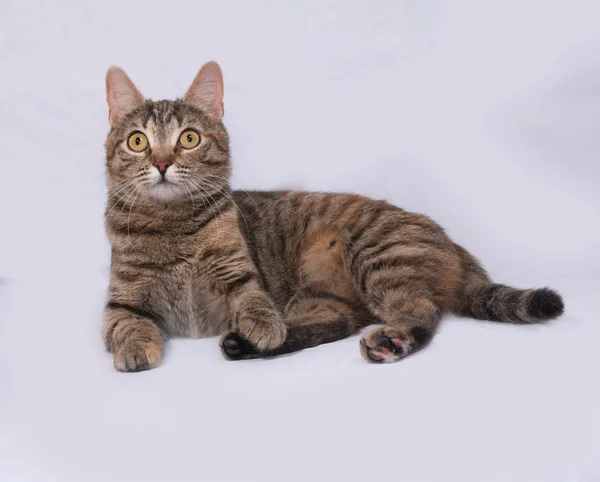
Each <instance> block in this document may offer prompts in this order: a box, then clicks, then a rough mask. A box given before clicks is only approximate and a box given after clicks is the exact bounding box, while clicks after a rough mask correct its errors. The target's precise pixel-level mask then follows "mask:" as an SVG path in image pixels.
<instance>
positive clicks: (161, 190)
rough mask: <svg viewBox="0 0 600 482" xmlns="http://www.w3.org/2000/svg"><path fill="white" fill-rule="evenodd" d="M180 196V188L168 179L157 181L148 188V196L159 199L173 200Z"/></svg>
mask: <svg viewBox="0 0 600 482" xmlns="http://www.w3.org/2000/svg"><path fill="white" fill-rule="evenodd" d="M180 194H181V187H180V186H179V185H178V184H177V183H175V182H173V181H170V180H169V179H164V178H163V179H160V180H157V181H156V182H155V183H154V184H153V185H152V187H150V195H152V196H154V197H156V198H159V199H173V198H174V197H177V196H178V195H180Z"/></svg>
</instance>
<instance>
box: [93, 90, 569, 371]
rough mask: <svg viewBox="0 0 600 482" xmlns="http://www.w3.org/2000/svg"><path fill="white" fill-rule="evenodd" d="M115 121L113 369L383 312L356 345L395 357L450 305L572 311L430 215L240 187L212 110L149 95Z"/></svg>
mask: <svg viewBox="0 0 600 482" xmlns="http://www.w3.org/2000/svg"><path fill="white" fill-rule="evenodd" d="M193 87H194V85H193V86H192V88H193ZM188 97H189V96H187V94H186V97H185V98H184V99H187V98H188ZM109 105H110V100H109ZM211 105H217V106H218V105H219V104H218V103H215V102H213V103H212V104H211ZM118 107H119V106H116V110H115V109H113V106H112V105H111V112H115V111H116V112H117V113H118V112H120V111H119V110H118ZM113 117H117V118H118V119H120V120H119V122H118V123H115V125H113V127H112V129H111V132H110V133H109V135H108V139H107V142H106V152H107V181H108V188H109V201H108V203H107V209H106V229H107V233H108V237H109V239H110V242H111V245H112V260H111V261H112V263H111V280H110V286H109V290H108V301H107V306H106V310H105V321H104V339H105V344H106V347H107V349H108V350H110V351H111V352H113V353H114V363H115V367H116V368H117V369H119V370H122V371H137V370H144V369H149V368H153V367H155V366H157V365H159V364H160V362H161V360H162V356H163V344H164V342H165V340H167V339H168V338H169V337H172V336H186V337H204V336H215V335H223V337H222V339H221V349H222V352H223V354H224V355H225V356H226V357H227V358H229V359H243V358H253V357H263V356H274V355H278V354H283V353H289V352H293V351H297V350H301V349H304V348H308V347H312V346H316V345H319V344H323V343H329V342H332V341H335V340H337V339H340V338H343V337H347V336H349V335H352V334H355V333H357V332H358V331H359V330H360V329H361V328H363V327H365V326H367V325H370V324H373V323H376V324H382V325H384V326H383V327H381V328H377V329H375V330H373V331H371V332H370V333H367V334H366V335H365V336H364V337H363V338H362V340H361V342H360V350H361V352H362V354H363V356H364V357H365V358H366V359H367V360H371V361H375V362H391V361H396V360H399V359H400V358H403V357H405V356H406V355H408V354H410V353H412V352H414V351H416V350H418V349H420V348H421V347H423V346H425V345H426V344H427V342H428V341H429V340H430V339H431V337H432V336H433V334H434V332H435V329H436V327H437V324H438V322H439V319H440V317H441V316H442V315H443V314H444V313H448V312H451V313H456V314H459V315H463V316H471V317H474V318H479V319H486V320H495V321H506V322H511V323H533V322H538V321H543V320H546V319H550V318H554V317H556V316H558V315H560V314H561V313H562V311H563V304H562V300H561V298H560V296H559V295H558V294H556V293H555V292H554V291H552V290H550V289H541V290H518V289H515V288H510V287H506V286H502V285H497V284H493V283H492V282H491V281H490V279H489V278H488V276H487V274H486V273H485V271H484V270H483V268H482V267H481V266H480V265H479V263H478V262H477V261H476V260H475V259H474V258H473V257H472V256H471V255H470V254H469V253H468V252H467V251H465V250H464V249H463V248H461V247H460V246H458V245H456V244H455V243H453V242H452V241H451V240H450V239H449V238H448V236H447V235H446V234H445V233H444V231H443V230H442V228H440V227H439V226H438V225H437V224H436V223H435V222H433V221H432V220H431V219H429V218H427V217H426V216H423V215H421V214H415V213H410V212H407V211H404V210H402V209H400V208H398V207H396V206H393V205H391V204H389V203H387V202H385V201H378V200H372V199H368V198H365V197H362V196H358V195H354V194H331V193H307V192H293V191H276V192H246V191H232V190H231V189H230V186H229V181H228V179H229V175H230V160H229V140H228V136H227V133H226V131H225V128H224V126H223V124H222V122H221V120H220V118H219V117H218V116H217V117H215V115H208V114H207V113H206V112H205V111H204V109H203V108H202V106H198V105H193V104H190V103H189V102H187V101H183V100H177V101H160V102H152V101H148V100H145V101H143V103H141V104H139V105H137V106H135V107H134V108H133V109H132V110H130V111H128V112H127V113H126V115H124V116H121V117H118V116H113ZM189 128H193V129H194V130H196V131H197V132H198V133H200V134H201V137H202V142H201V144H200V145H199V146H198V147H197V148H195V149H191V150H189V151H186V150H184V149H181V147H180V146H178V145H177V143H176V140H177V138H178V136H179V134H180V133H181V132H182V131H183V130H185V129H189ZM132 132H143V133H144V134H145V135H146V136H147V137H148V139H149V143H150V147H149V149H148V150H147V151H146V152H144V153H142V154H139V153H133V152H131V151H130V150H128V148H127V139H128V137H129V135H130V134H131V133H132ZM157 156H159V157H160V159H164V158H168V159H169V162H170V163H171V164H170V166H171V167H169V169H170V170H171V171H169V170H167V172H171V173H172V177H171V178H170V179H171V180H172V185H167V186H165V185H163V184H164V183H163V184H161V183H158V184H156V182H155V181H152V182H155V184H152V183H151V179H154V178H151V177H150V176H151V175H154V174H155V173H154V171H153V169H154V168H153V167H152V164H153V162H155V161H156V158H157ZM161 156H162V157H161ZM167 179H169V178H168V177H167ZM167 184H168V183H167Z"/></svg>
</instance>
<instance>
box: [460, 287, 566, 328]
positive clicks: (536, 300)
mask: <svg viewBox="0 0 600 482" xmlns="http://www.w3.org/2000/svg"><path fill="white" fill-rule="evenodd" d="M456 312H457V314H460V315H463V316H470V317H471V318H476V319H478V320H490V321H504V322H508V323H519V324H524V323H537V322H540V321H545V320H550V319H552V318H557V317H558V316H560V315H562V314H563V312H564V303H563V300H562V298H561V296H560V295H559V294H558V293H557V292H556V291H554V290H552V289H550V288H539V289H528V290H521V289H517V288H513V287H511V286H505V285H500V284H494V283H482V284H475V285H471V286H469V287H468V288H467V289H466V290H465V292H464V293H463V296H462V297H461V299H460V301H459V303H458V309H457V310H456Z"/></svg>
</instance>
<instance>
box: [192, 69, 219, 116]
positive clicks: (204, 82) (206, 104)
mask: <svg viewBox="0 0 600 482" xmlns="http://www.w3.org/2000/svg"><path fill="white" fill-rule="evenodd" d="M183 101H184V102H185V103H187V104H190V105H193V106H194V107H197V108H198V109H201V110H203V111H204V112H206V113H207V114H208V115H209V116H210V117H211V118H213V119H214V120H219V119H221V117H223V113H224V108H223V74H222V73H221V68H220V67H219V65H218V64H217V63H216V62H207V63H206V64H204V65H203V66H202V68H201V69H200V71H199V72H198V74H197V75H196V78H195V79H194V81H193V82H192V85H191V86H190V88H189V89H188V91H187V92H186V93H185V96H184V97H183Z"/></svg>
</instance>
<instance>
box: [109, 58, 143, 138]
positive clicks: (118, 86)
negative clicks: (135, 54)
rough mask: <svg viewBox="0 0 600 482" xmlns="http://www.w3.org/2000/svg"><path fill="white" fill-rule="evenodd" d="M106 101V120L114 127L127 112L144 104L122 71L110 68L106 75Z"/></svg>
mask: <svg viewBox="0 0 600 482" xmlns="http://www.w3.org/2000/svg"><path fill="white" fill-rule="evenodd" d="M106 101H107V102H108V113H109V114H108V120H109V122H110V124H111V125H112V126H113V127H116V126H118V125H119V124H120V123H121V122H122V121H123V119H124V117H125V116H126V115H127V114H128V113H129V112H131V111H132V110H135V109H137V108H138V107H140V106H141V105H143V104H144V96H143V95H142V94H141V93H140V91H139V90H138V89H137V87H136V86H135V84H134V83H133V82H132V81H131V79H130V78H129V77H128V76H127V74H126V73H125V72H124V71H123V70H122V69H120V68H118V67H111V68H110V69H108V72H107V73H106Z"/></svg>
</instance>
